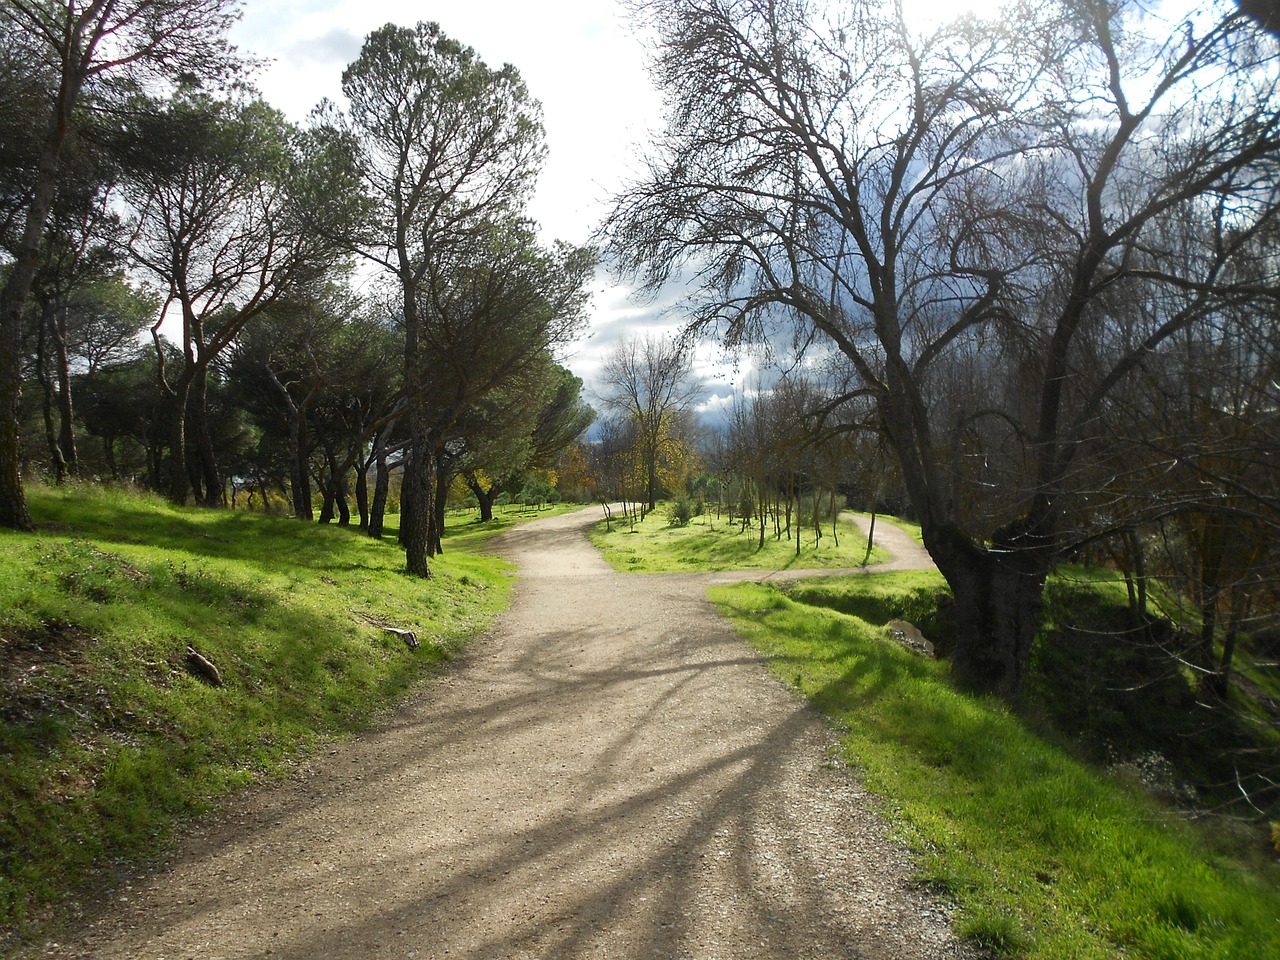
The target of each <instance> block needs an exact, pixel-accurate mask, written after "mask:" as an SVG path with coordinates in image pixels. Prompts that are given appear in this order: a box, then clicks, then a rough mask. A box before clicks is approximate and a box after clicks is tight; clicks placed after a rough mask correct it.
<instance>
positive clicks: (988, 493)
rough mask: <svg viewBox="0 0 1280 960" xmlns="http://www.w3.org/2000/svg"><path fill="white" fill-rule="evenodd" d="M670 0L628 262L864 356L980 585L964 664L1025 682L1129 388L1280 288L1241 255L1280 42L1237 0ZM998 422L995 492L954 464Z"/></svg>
mask: <svg viewBox="0 0 1280 960" xmlns="http://www.w3.org/2000/svg"><path fill="white" fill-rule="evenodd" d="M641 6H642V7H643V10H644V12H645V14H646V16H647V17H648V18H649V20H650V22H651V23H652V25H653V27H654V29H655V30H656V31H657V32H658V34H659V35H660V36H661V37H662V41H661V47H660V50H659V54H658V57H657V60H656V64H655V67H656V71H657V75H658V78H659V81H660V82H661V84H662V85H663V87H664V88H665V89H666V91H667V93H668V96H669V98H670V104H671V107H670V109H671V116H670V124H669V127H668V132H667V135H666V137H665V138H664V139H663V140H662V141H661V143H660V144H659V149H658V152H657V155H656V156H655V157H653V158H652V160H651V163H650V169H651V171H652V173H651V175H650V176H649V177H647V178H646V179H644V180H642V181H641V182H639V183H637V184H636V185H634V186H633V187H631V188H629V189H628V190H627V191H626V192H624V193H623V194H622V195H621V196H620V197H619V198H618V200H617V203H616V206H615V210H614V213H613V215H612V217H611V219H610V221H609V223H608V225H607V228H606V229H607V232H608V235H609V237H610V240H611V245H612V250H613V252H614V253H615V255H616V257H617V258H618V262H619V264H620V266H621V267H622V268H623V269H624V270H625V271H627V272H629V273H631V274H633V275H635V276H637V277H638V278H639V279H640V280H641V281H642V282H643V283H644V284H645V285H647V287H648V288H649V289H656V288H657V287H658V286H660V285H661V284H662V283H664V282H666V281H667V280H668V279H669V278H671V277H672V276H674V275H675V274H676V272H677V271H685V272H686V273H692V274H693V275H694V276H695V278H696V282H697V283H698V289H699V294H700V296H699V303H700V307H699V308H698V309H697V310H696V312H695V313H694V314H693V316H692V317H691V321H690V322H691V326H692V327H693V328H694V329H703V330H710V329H715V330H720V331H722V332H723V333H724V334H725V336H726V338H727V340H728V341H729V342H730V343H738V342H745V341H748V340H750V339H752V338H753V337H757V336H762V335H764V334H765V333H766V332H768V331H770V330H773V329H776V328H778V327H779V326H781V325H783V324H789V325H790V326H791V328H792V329H793V330H794V331H795V332H796V341H797V343H798V345H800V346H802V347H803V346H808V345H811V344H820V345H821V346H822V347H823V348H825V349H828V350H831V351H833V352H836V353H838V354H839V355H840V356H841V357H842V358H843V359H844V361H845V362H846V364H847V365H848V367H849V370H850V372H851V373H853V374H855V375H856V376H857V378H858V380H859V381H860V386H861V388H862V389H865V390H867V391H868V392H869V393H870V395H871V396H873V397H874V400H875V403H876V410H877V415H878V419H879V427H880V430H881V432H882V433H883V435H884V437H885V439H886V441H887V443H888V444H889V446H890V448H891V449H892V450H893V452H894V454H895V455H896V457H897V460H898V462H899V464H900V466H901V471H902V479H903V483H904V485H905V487H906V490H907V493H908V495H909V498H910V501H911V504H912V507H913V508H914V511H915V513H916V514H917V516H918V518H919V519H920V521H921V525H922V528H923V531H924V538H925V543H926V545H927V547H928V548H929V550H930V553H931V554H932V556H933V558H934V560H935V561H936V562H937V564H938V566H939V568H940V570H941V571H942V573H943V575H944V576H945V577H946V579H947V581H948V583H949V584H950V586H951V588H952V591H953V592H954V594H955V599H956V605H955V609H956V620H957V637H956V650H955V657H954V661H953V667H954V670H955V672H956V674H957V676H958V678H959V679H960V680H961V681H962V682H963V683H965V684H967V685H968V686H970V687H971V688H974V689H977V690H981V691H984V692H990V693H995V694H998V695H1000V696H1004V697H1007V698H1011V699H1012V698H1016V697H1017V695H1018V693H1019V690H1020V688H1021V683H1022V677H1023V674H1024V671H1025V669H1026V665H1027V661H1028V656H1029V652H1030V649H1031V643H1032V640H1033V638H1034V635H1035V632H1036V630H1037V629H1038V625H1039V613H1040V609H1041V602H1042V595H1043V588H1044V583H1045V578H1046V576H1047V574H1048V572H1049V570H1050V569H1051V567H1052V566H1053V564H1054V562H1055V561H1056V560H1057V559H1058V558H1059V557H1060V556H1061V555H1062V554H1063V552H1064V550H1066V549H1068V548H1069V547H1070V545H1071V543H1072V542H1074V541H1076V540H1078V539H1079V538H1080V537H1081V536H1082V535H1083V534H1084V531H1081V530H1077V529H1072V528H1070V527H1069V526H1068V525H1066V524H1064V518H1065V517H1066V516H1067V515H1068V514H1071V513H1072V509H1071V507H1072V501H1073V498H1074V496H1075V494H1076V493H1077V489H1078V482H1079V480H1080V478H1081V477H1082V476H1087V475H1088V469H1087V466H1088V461H1089V458H1090V457H1091V455H1092V453H1093V451H1094V449H1095V446H1094V441H1095V439H1096V438H1097V436H1098V432H1099V431H1098V424H1099V422H1100V421H1101V419H1102V418H1104V417H1105V415H1106V404H1107V399H1108V397H1109V396H1110V395H1111V393H1112V391H1113V390H1114V389H1115V388H1116V386H1117V385H1118V384H1120V383H1122V382H1124V381H1125V380H1126V379H1127V378H1128V377H1130V376H1132V375H1133V374H1134V373H1135V372H1136V371H1137V370H1138V369H1139V368H1140V366H1141V364H1142V363H1143V362H1144V360H1146V359H1147V358H1149V357H1150V356H1152V355H1153V354H1156V353H1159V352H1160V351H1161V350H1162V349H1165V348H1167V346H1168V344H1169V343H1170V341H1171V338H1173V337H1174V335H1175V334H1176V333H1177V332H1178V331H1180V330H1183V329H1186V328H1188V327H1190V326H1193V325H1195V324H1197V323H1200V322H1203V320H1204V319H1205V318H1206V317H1207V316H1209V315H1211V314H1212V313H1213V311H1214V310H1215V309H1218V308H1220V306H1221V305H1222V304H1223V303H1224V302H1227V301H1229V300H1233V299H1240V298H1247V297H1250V296H1260V295H1266V290H1265V288H1266V287H1268V286H1271V287H1272V288H1274V284H1259V283H1247V284H1246V283H1235V282H1233V281H1232V280H1231V279H1230V278H1229V277H1228V276H1227V275H1226V274H1225V273H1224V268H1225V266H1226V264H1228V263H1229V262H1230V259H1231V256H1232V252H1233V251H1234V250H1237V249H1239V248H1240V247H1241V246H1242V245H1244V244H1245V243H1247V242H1248V239H1249V238H1250V237H1251V236H1252V235H1254V234H1256V233H1257V232H1258V231H1259V230H1260V229H1263V228H1264V227H1265V226H1266V225H1267V224H1268V223H1269V222H1270V221H1272V220H1273V219H1274V218H1275V216H1276V209H1277V208H1276V205H1275V203H1274V196H1273V191H1272V189H1271V185H1272V184H1274V183H1275V182H1276V179H1277V173H1278V171H1277V169H1276V167H1277V148H1278V147H1280V136H1278V135H1280V123H1278V108H1280V97H1278V96H1277V91H1276V83H1277V69H1276V49H1275V43H1274V41H1273V40H1272V39H1271V38H1270V37H1268V36H1266V35H1265V34H1263V33H1261V32H1260V31H1259V30H1258V29H1257V28H1256V26H1255V25H1254V24H1253V23H1252V22H1251V21H1249V20H1248V19H1247V18H1246V17H1245V16H1244V15H1243V14H1241V13H1240V12H1239V11H1238V10H1237V9H1236V8H1235V7H1234V6H1225V5H1222V4H1219V5H1217V6H1216V7H1215V8H1214V9H1213V10H1211V11H1210V12H1209V13H1207V14H1203V13H1197V14H1196V15H1195V16H1196V17H1197V18H1198V19H1197V20H1196V23H1195V24H1194V25H1191V24H1188V25H1187V26H1186V28H1185V29H1183V28H1180V27H1179V28H1175V29H1174V30H1173V32H1172V38H1170V32H1169V30H1168V29H1167V28H1165V29H1159V28H1157V27H1148V26H1147V21H1145V20H1144V19H1143V18H1142V16H1141V14H1142V11H1141V10H1140V9H1139V5H1137V4H1128V3H1119V4H1116V3H1110V2H1103V0H1082V2H1069V3H1061V4H1055V5H1044V6H1039V7H1036V8H1035V9H1032V8H1030V7H1021V8H1019V9H1018V17H1017V18H1011V20H1010V21H1009V22H1006V23H1004V24H992V23H986V24H976V23H973V22H972V21H960V22H958V23H956V24H954V25H951V26H947V27H944V28H940V29H939V30H937V31H936V32H933V33H927V34H921V33H918V32H916V31H913V30H912V29H911V27H910V26H909V25H908V24H907V23H905V22H904V21H903V19H902V16H901V10H900V7H899V6H898V5H896V4H894V3H891V2H890V3H857V4H853V3H850V4H825V3H822V4H819V3H812V2H809V0H654V2H652V3H645V4H642V5H641ZM1147 30H1150V33H1148V32H1146V31H1147ZM1180 222H1191V223H1193V224H1195V230H1193V231H1186V230H1183V231H1174V230H1172V229H1170V227H1171V225H1173V224H1175V223H1180ZM1171 244H1173V245H1174V246H1171ZM1188 254H1192V255H1188ZM1270 279H1274V278H1269V280H1270ZM1139 290H1140V291H1141V292H1142V296H1143V297H1145V298H1146V299H1147V301H1148V302H1150V303H1151V304H1152V305H1153V308H1152V309H1151V310H1149V311H1147V312H1146V313H1134V312H1131V311H1124V310H1120V309H1117V308H1118V307H1119V306H1122V305H1123V304H1124V303H1125V302H1131V301H1133V300H1134V299H1136V296H1135V295H1134V294H1135V292H1136V291H1139ZM1126 294H1128V295H1127V296H1126ZM1103 348H1105V349H1103ZM961 362H963V363H964V364H967V369H968V370H969V371H970V373H971V377H972V379H971V386H972V387H973V388H974V389H971V390H969V391H967V395H968V397H969V398H970V402H969V404H968V405H967V406H965V407H963V408H959V409H956V408H949V407H948V406H946V405H943V404H941V403H940V398H941V396H942V394H943V393H944V391H943V390H942V389H941V388H942V386H943V381H944V380H945V378H946V377H947V376H949V375H950V373H948V371H954V370H955V369H957V367H956V364H957V363H961ZM959 396H961V394H960V393H959V392H955V391H953V392H952V397H959ZM977 427H982V428H983V430H988V431H992V432H993V435H994V434H998V435H999V438H1000V443H1001V444H1003V445H1004V446H1005V447H1006V448H1007V450H1008V452H1009V453H1008V456H1006V457H1005V459H1004V461H1003V465H1004V466H1005V468H1006V473H1005V474H1004V475H1003V476H1002V477H1001V478H1000V483H999V484H998V485H993V486H991V487H989V488H984V487H982V486H980V484H981V483H983V482H986V481H985V480H980V481H974V480H972V479H970V478H969V477H967V476H966V475H965V474H963V473H957V472H956V471H955V469H954V464H955V463H956V462H957V461H956V458H955V456H953V455H952V454H953V453H956V452H959V453H961V454H963V456H965V457H967V458H968V462H969V463H971V464H980V463H983V462H984V461H987V460H988V459H989V458H987V457H986V456H985V454H986V451H984V450H983V449H981V447H980V445H979V444H980V442H981V439H982V437H983V432H982V430H977V429H976V428H977ZM957 437H960V438H961V439H963V438H965V437H968V438H970V439H971V440H972V441H973V442H972V443H969V445H968V446H967V447H965V445H964V443H961V448H962V449H958V448H957V447H956V444H955V442H953V441H955V440H956V438H957ZM967 500H969V501H973V502H975V503H976V502H978V501H981V505H982V508H981V510H977V511H974V510H966V509H964V508H963V504H964V503H965V502H966V501H967ZM977 517H984V518H986V519H985V521H984V522H982V523H979V522H976V520H975V518H977Z"/></svg>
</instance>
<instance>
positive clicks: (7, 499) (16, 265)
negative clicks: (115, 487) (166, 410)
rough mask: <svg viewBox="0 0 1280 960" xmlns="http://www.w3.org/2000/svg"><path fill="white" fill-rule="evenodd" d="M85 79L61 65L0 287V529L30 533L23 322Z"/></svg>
mask: <svg viewBox="0 0 1280 960" xmlns="http://www.w3.org/2000/svg"><path fill="white" fill-rule="evenodd" d="M83 82H84V77H83V76H82V75H81V74H80V73H79V72H78V70H76V69H75V68H73V67H71V66H69V65H66V64H64V67H63V70H62V73H61V76H60V77H59V85H58V95H57V98H56V99H55V101H54V105H53V110H52V112H51V114H50V117H49V126H48V128H47V129H46V131H45V136H44V142H43V144H42V145H41V148H40V158H39V161H38V162H37V167H36V171H37V172H36V181H35V186H34V187H33V189H32V192H31V202H30V204H28V206H27V217H26V220H25V222H24V223H23V227H22V237H21V238H20V240H19V242H18V247H17V254H16V256H15V258H14V262H13V266H12V267H11V268H10V270H9V274H8V276H7V277H6V278H5V283H4V286H3V288H0V526H4V527H12V528H15V529H18V530H33V529H35V527H34V525H33V524H32V522H31V514H30V513H29V512H28V510H27V498H26V494H25V493H24V491H23V489H22V465H21V458H22V442H21V439H20V436H19V432H18V417H19V413H20V411H19V407H18V405H19V402H20V400H21V399H22V319H23V316H24V315H25V314H26V309H27V301H28V300H29V299H30V298H31V288H32V285H33V284H34V283H35V277H36V271H37V270H38V269H39V266H40V250H41V247H42V246H43V238H44V225H45V221H47V220H48V219H49V211H50V210H51V209H52V208H53V200H54V196H55V194H56V193H57V185H58V169H59V166H60V164H61V159H62V147H63V144H64V143H66V141H67V137H68V135H69V134H70V132H71V114H72V111H73V109H74V107H75V102H76V99H77V98H78V97H79V95H80V88H81V85H82V84H83Z"/></svg>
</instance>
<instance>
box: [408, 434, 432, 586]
mask: <svg viewBox="0 0 1280 960" xmlns="http://www.w3.org/2000/svg"><path fill="white" fill-rule="evenodd" d="M435 481H436V471H435V458H434V456H433V455H432V451H431V449H430V444H429V443H428V442H427V438H426V437H425V436H423V437H421V439H419V437H417V436H415V437H414V444H413V451H412V453H411V455H410V457H409V460H408V462H407V463H406V465H405V471H404V487H403V490H402V492H401V494H400V542H401V543H402V544H404V551H405V567H406V569H407V570H408V572H409V573H410V574H412V575H413V576H415V577H422V578H424V579H428V580H429V579H430V578H431V562H430V558H431V525H432V517H433V516H434V514H435V509H434V508H435V504H434V502H433V500H434V496H433V495H434V493H435V486H436V482H435Z"/></svg>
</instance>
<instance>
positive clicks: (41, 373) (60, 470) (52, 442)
mask: <svg viewBox="0 0 1280 960" xmlns="http://www.w3.org/2000/svg"><path fill="white" fill-rule="evenodd" d="M48 312H49V311H48V309H47V307H46V309H45V310H44V314H45V316H44V317H42V318H41V321H40V325H39V329H38V331H37V333H36V379H37V380H38V381H39V382H40V392H41V394H42V397H41V403H40V412H41V415H42V419H43V421H44V439H45V444H46V445H47V446H48V448H49V462H50V463H52V464H53V479H54V482H55V483H62V481H63V480H65V479H66V477H67V464H66V461H65V460H63V458H62V448H61V447H60V446H59V445H58V433H57V430H55V429H54V424H53V383H52V382H51V381H50V377H49V357H48V350H47V348H46V346H45V340H46V336H45V335H46V333H47V332H48V328H49V322H50V318H49V316H48Z"/></svg>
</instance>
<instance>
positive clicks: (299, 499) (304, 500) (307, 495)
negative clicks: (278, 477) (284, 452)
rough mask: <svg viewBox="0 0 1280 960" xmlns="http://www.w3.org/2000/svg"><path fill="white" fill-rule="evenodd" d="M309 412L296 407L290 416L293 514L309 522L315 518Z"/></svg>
mask: <svg viewBox="0 0 1280 960" xmlns="http://www.w3.org/2000/svg"><path fill="white" fill-rule="evenodd" d="M308 446H309V443H308V438H307V414H306V411H305V410H300V409H298V408H296V407H295V408H294V411H293V416H292V417H290V418H289V487H290V491H289V492H290V495H291V499H292V501H293V515H294V516H295V517H296V518H297V519H299V520H305V521H307V522H308V523H309V522H310V521H311V520H313V519H314V518H315V514H314V512H313V511H312V506H311V469H310V464H309V463H307V447H308Z"/></svg>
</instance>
